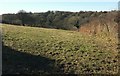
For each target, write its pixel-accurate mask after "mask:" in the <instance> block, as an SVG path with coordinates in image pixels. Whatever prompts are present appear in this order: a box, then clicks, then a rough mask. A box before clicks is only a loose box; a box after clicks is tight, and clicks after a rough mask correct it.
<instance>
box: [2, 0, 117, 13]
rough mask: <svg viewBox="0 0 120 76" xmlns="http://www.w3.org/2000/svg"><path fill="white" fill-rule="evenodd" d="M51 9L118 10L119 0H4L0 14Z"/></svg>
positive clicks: (72, 10) (75, 10)
mask: <svg viewBox="0 0 120 76" xmlns="http://www.w3.org/2000/svg"><path fill="white" fill-rule="evenodd" d="M19 10H25V11H27V12H33V13H34V12H46V11H48V10H50V11H71V12H79V11H110V10H118V0H9V1H8V0H2V1H0V14H5V13H17V12H18V11H19Z"/></svg>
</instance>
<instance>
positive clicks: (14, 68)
mask: <svg viewBox="0 0 120 76" xmlns="http://www.w3.org/2000/svg"><path fill="white" fill-rule="evenodd" d="M2 49H3V50H2V60H3V61H2V64H3V66H2V74H3V75H6V74H39V75H42V74H56V73H59V72H58V68H57V67H56V66H55V60H52V59H49V58H46V57H42V56H35V55H31V54H28V53H23V52H19V51H16V50H14V49H11V48H10V47H8V46H4V45H3V46H2Z"/></svg>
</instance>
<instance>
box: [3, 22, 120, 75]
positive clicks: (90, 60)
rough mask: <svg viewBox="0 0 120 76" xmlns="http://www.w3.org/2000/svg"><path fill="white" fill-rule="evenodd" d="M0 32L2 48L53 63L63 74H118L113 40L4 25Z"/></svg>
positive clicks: (72, 32) (71, 32) (74, 33)
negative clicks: (51, 60)
mask: <svg viewBox="0 0 120 76" xmlns="http://www.w3.org/2000/svg"><path fill="white" fill-rule="evenodd" d="M2 29H3V42H4V45H6V46H9V47H11V48H13V49H16V50H17V51H20V52H26V53H30V54H33V55H41V56H44V57H48V58H50V59H55V60H56V65H57V64H59V66H58V67H60V68H61V70H63V71H64V73H75V74H81V73H95V74H101V73H102V74H115V73H117V72H118V59H117V55H118V52H117V49H116V44H117V39H113V38H111V39H110V37H105V36H104V37H100V36H88V35H83V34H81V33H79V32H75V31H65V30H57V29H45V28H35V27H25V26H14V25H4V24H3V26H2ZM109 39H110V40H109ZM3 51H4V50H3Z"/></svg>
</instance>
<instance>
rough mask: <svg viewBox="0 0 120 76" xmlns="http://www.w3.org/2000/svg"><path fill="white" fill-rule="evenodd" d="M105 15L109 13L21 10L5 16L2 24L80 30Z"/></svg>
mask: <svg viewBox="0 0 120 76" xmlns="http://www.w3.org/2000/svg"><path fill="white" fill-rule="evenodd" d="M105 13H107V11H104V12H102V11H101V12H93V11H80V12H66V11H47V12H41V13H32V12H26V11H24V10H20V11H19V12H18V13H16V14H3V15H2V23H6V24H15V25H21V26H32V27H44V28H56V29H64V30H76V29H79V28H80V26H81V25H82V24H84V23H87V22H89V21H90V20H92V19H93V18H95V17H100V16H101V15H102V14H105Z"/></svg>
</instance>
